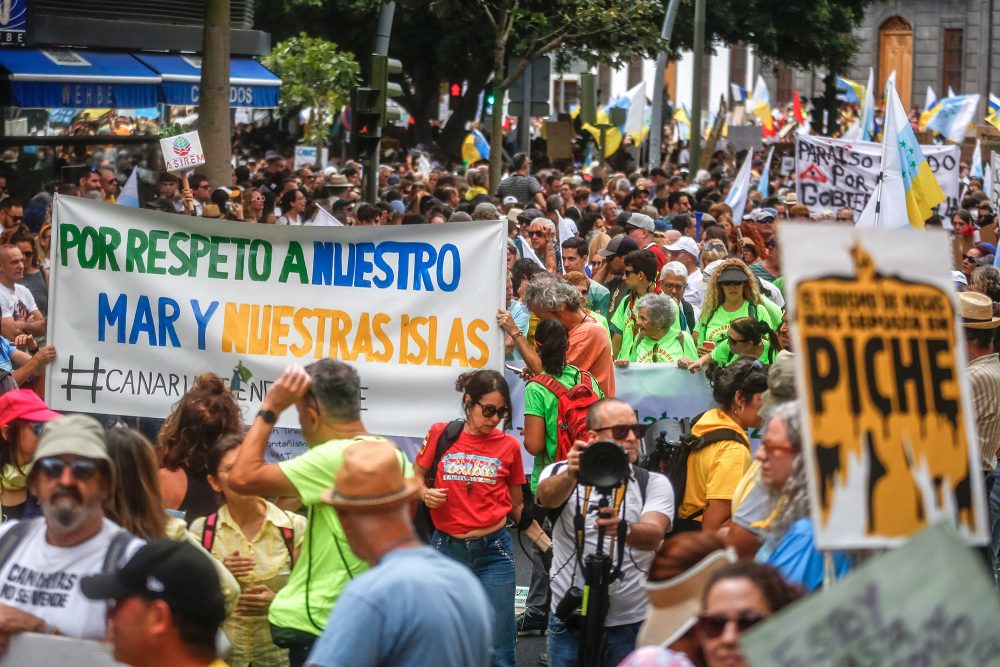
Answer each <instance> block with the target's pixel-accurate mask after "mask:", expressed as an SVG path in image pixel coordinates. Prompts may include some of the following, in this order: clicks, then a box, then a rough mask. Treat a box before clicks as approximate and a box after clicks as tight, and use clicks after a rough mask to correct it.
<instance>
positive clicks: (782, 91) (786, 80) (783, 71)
mask: <svg viewBox="0 0 1000 667" xmlns="http://www.w3.org/2000/svg"><path fill="white" fill-rule="evenodd" d="M774 76H775V78H776V79H777V80H778V81H777V90H776V91H775V93H776V97H775V99H774V101H773V104H772V106H774V107H775V108H778V107H783V106H785V105H786V104H788V103H789V102H791V101H792V68H791V67H788V66H786V65H785V64H784V63H778V64H776V65H775V66H774Z"/></svg>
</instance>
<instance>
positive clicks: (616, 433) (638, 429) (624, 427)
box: [594, 424, 649, 440]
mask: <svg viewBox="0 0 1000 667" xmlns="http://www.w3.org/2000/svg"><path fill="white" fill-rule="evenodd" d="M648 428H649V424H616V425H614V426H605V427H603V428H595V429H594V430H595V431H597V432H601V431H611V437H613V438H614V439H615V440H624V439H625V438H627V437H628V432H629V431H635V437H637V438H641V437H643V436H644V435H646V429H648Z"/></svg>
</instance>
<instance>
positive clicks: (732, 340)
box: [726, 334, 746, 346]
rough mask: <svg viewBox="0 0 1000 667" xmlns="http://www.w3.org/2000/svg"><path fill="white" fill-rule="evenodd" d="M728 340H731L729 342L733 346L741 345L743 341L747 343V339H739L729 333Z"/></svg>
mask: <svg viewBox="0 0 1000 667" xmlns="http://www.w3.org/2000/svg"><path fill="white" fill-rule="evenodd" d="M726 340H728V341H729V344H730V345H731V346H732V345H740V344H742V343H745V342H746V341H745V340H741V339H738V338H733V337H732V336H730V335H729V334H726Z"/></svg>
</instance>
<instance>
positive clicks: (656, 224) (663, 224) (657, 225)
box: [653, 220, 670, 232]
mask: <svg viewBox="0 0 1000 667" xmlns="http://www.w3.org/2000/svg"><path fill="white" fill-rule="evenodd" d="M668 229H670V226H669V225H668V224H667V221H666V220H654V221H653V231H654V232H665V231H667V230H668Z"/></svg>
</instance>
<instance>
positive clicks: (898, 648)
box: [740, 524, 1000, 667]
mask: <svg viewBox="0 0 1000 667" xmlns="http://www.w3.org/2000/svg"><path fill="white" fill-rule="evenodd" d="M998 617H1000V598H997V592H996V589H995V588H994V587H993V582H992V580H991V579H990V578H989V577H988V576H987V574H986V570H985V568H984V566H983V562H982V559H980V558H978V557H977V556H976V554H974V553H972V552H971V551H969V549H968V548H966V547H965V546H964V545H963V544H962V539H961V537H960V536H959V535H958V534H957V533H956V532H955V530H954V529H953V528H951V527H950V526H948V525H946V524H938V525H935V526H933V527H930V528H927V529H926V530H924V531H922V532H921V533H920V534H919V535H916V536H915V537H914V538H913V539H911V540H909V541H907V542H906V543H905V544H903V545H902V546H901V547H900V548H899V549H896V550H894V551H891V552H889V553H886V554H883V555H881V556H879V557H878V558H875V559H873V560H871V561H869V562H868V563H865V564H864V565H863V566H861V567H860V568H858V570H857V571H855V572H853V573H852V574H850V575H848V576H847V577H846V578H844V579H843V580H841V581H839V582H837V584H836V585H835V586H833V587H832V588H830V589H829V590H826V591H823V592H822V593H818V594H816V595H813V596H811V597H809V598H807V599H805V600H803V601H801V602H798V603H795V604H793V605H791V606H789V607H786V608H785V609H783V610H781V611H780V612H779V613H777V614H775V615H774V616H772V617H770V618H768V619H767V620H765V621H764V622H763V623H760V624H758V625H756V626H754V627H753V628H751V629H750V630H749V631H747V632H746V633H744V634H742V635H741V636H740V648H741V650H742V652H743V655H744V657H745V658H746V660H747V663H748V664H751V665H768V666H769V667H800V666H801V665H810V667H823V666H826V665H829V666H831V667H833V666H842V665H851V667H887V666H889V665H927V666H932V665H933V666H940V667H945V666H948V667H980V666H981V665H993V664H996V663H997V661H998V656H1000V636H998V635H997V632H996V628H995V626H996V619H997V618H998Z"/></svg>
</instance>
